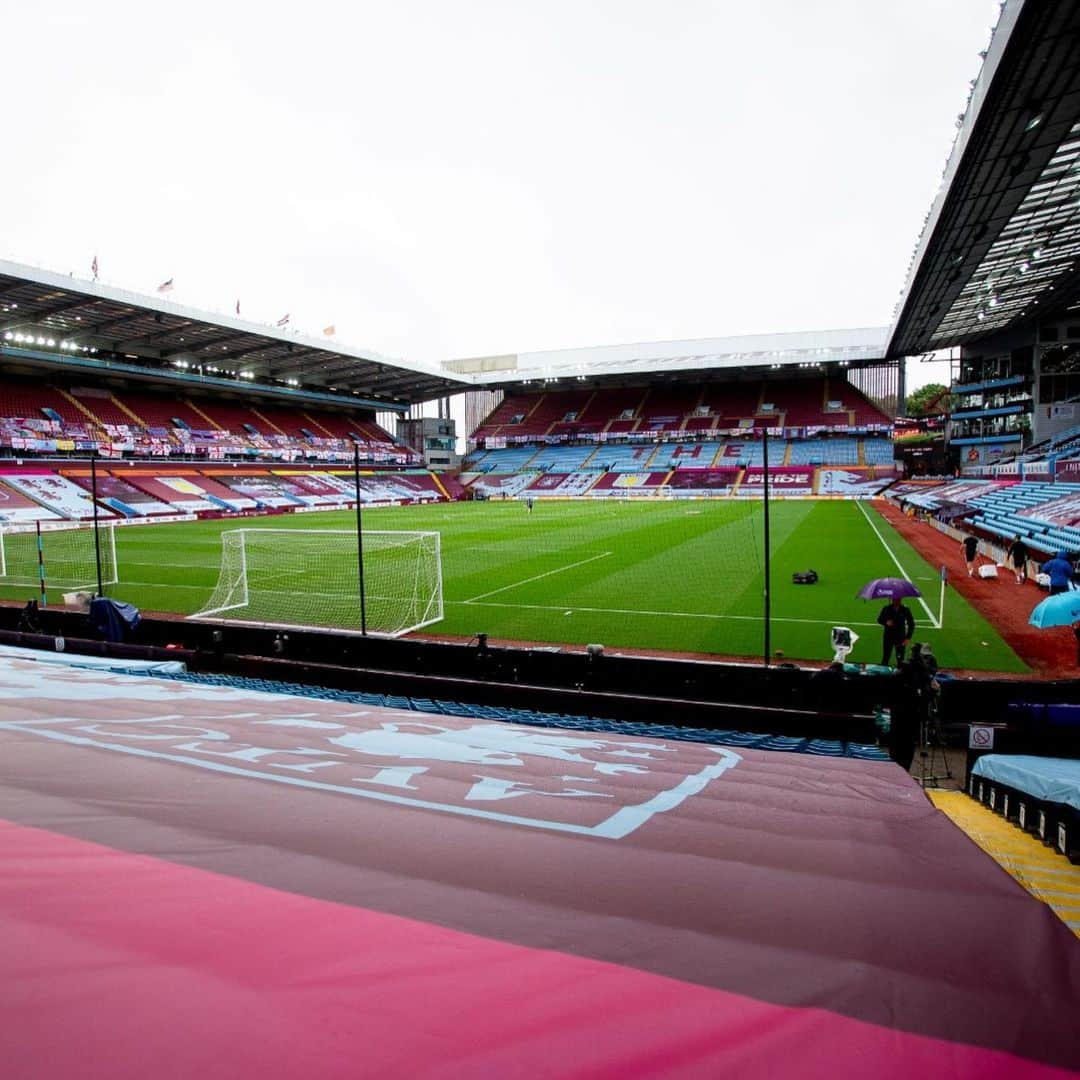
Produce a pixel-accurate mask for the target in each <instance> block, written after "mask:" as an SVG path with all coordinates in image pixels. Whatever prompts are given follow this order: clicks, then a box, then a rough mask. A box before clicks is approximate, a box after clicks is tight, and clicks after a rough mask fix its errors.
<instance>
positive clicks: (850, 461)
mask: <svg viewBox="0 0 1080 1080" xmlns="http://www.w3.org/2000/svg"><path fill="white" fill-rule="evenodd" d="M770 456H771V453H770ZM788 464H789V465H858V464H859V440H858V439H855V438H848V437H835V438H831V439H796V440H794V441H793V442H792V444H791V457H790V458H789V459H788Z"/></svg>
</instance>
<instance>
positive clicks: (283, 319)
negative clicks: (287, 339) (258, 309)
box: [277, 315, 289, 326]
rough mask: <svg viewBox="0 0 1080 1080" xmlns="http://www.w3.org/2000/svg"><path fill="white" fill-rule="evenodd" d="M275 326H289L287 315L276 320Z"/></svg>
mask: <svg viewBox="0 0 1080 1080" xmlns="http://www.w3.org/2000/svg"><path fill="white" fill-rule="evenodd" d="M277 325H278V326H288V325H289V316H288V315H282V316H281V318H280V319H278V321H277Z"/></svg>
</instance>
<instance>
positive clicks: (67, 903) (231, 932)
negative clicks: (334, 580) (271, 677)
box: [0, 661, 1080, 1080]
mask: <svg viewBox="0 0 1080 1080" xmlns="http://www.w3.org/2000/svg"><path fill="white" fill-rule="evenodd" d="M0 821H2V822H3V824H0V963H2V965H3V968H2V970H3V971H4V973H5V978H3V979H2V980H0V1016H2V1017H3V1021H4V1022H3V1024H2V1026H0V1061H2V1062H3V1075H4V1076H5V1080H8V1078H16V1077H17V1078H20V1080H21V1078H30V1077H57V1076H80V1077H86V1076H100V1077H110V1078H115V1077H146V1076H208V1077H217V1076H222V1077H224V1076H259V1077H269V1078H278V1077H301V1076H302V1077H313V1076H319V1077H322V1076H349V1077H356V1076H374V1075H398V1076H455V1077H458V1076H485V1077H493V1076H498V1077H503V1076H511V1075H528V1076H536V1075H559V1076H564V1075H589V1076H612V1077H616V1076H618V1077H625V1076H632V1075H642V1074H645V1073H648V1074H652V1075H664V1076H671V1075H696V1076H707V1077H719V1076H738V1077H751V1078H755V1077H766V1076H768V1077H777V1076H793V1077H794V1076H797V1077H830V1078H832V1077H837V1076H868V1075H873V1076H875V1077H894V1076H895V1077H901V1076H903V1077H910V1076H911V1075H923V1076H934V1077H940V1076H975V1075H977V1076H979V1077H1001V1078H1004V1077H1010V1078H1012V1077H1050V1076H1062V1075H1072V1074H1071V1073H1070V1072H1069V1070H1070V1069H1071V1068H1072V1067H1075V1066H1076V1064H1077V1063H1078V1062H1080V1035H1078V1032H1077V1024H1076V1022H1075V1020H1076V1015H1077V1003H1078V987H1080V943H1078V942H1077V940H1076V939H1075V938H1074V937H1073V935H1072V934H1070V933H1069V931H1068V930H1067V929H1066V928H1065V926H1064V925H1063V924H1062V923H1061V922H1060V921H1059V920H1058V919H1057V918H1056V917H1055V916H1054V914H1053V913H1052V912H1051V911H1050V910H1049V909H1048V908H1046V907H1045V906H1044V905H1042V904H1040V903H1039V902H1038V901H1036V900H1035V899H1033V898H1032V897H1031V896H1029V895H1028V894H1027V893H1026V892H1025V891H1024V890H1023V889H1022V888H1021V887H1020V886H1019V885H1018V884H1017V883H1016V882H1014V881H1013V880H1012V879H1011V878H1010V877H1009V876H1008V875H1007V874H1006V873H1005V872H1004V871H1002V870H1001V869H1000V868H999V867H998V866H997V865H996V864H995V863H994V862H993V861H992V860H991V859H990V858H988V857H987V856H986V855H985V854H984V853H983V852H981V851H980V850H979V849H978V848H976V847H975V846H974V845H973V844H972V843H971V842H970V841H969V840H968V839H967V838H966V837H965V836H964V835H963V834H962V833H961V832H960V831H959V830H958V829H957V828H956V827H955V826H954V825H953V824H952V823H951V822H950V821H949V820H948V819H947V818H946V817H945V816H944V815H942V814H940V813H939V812H938V811H936V810H935V809H934V808H933V807H932V806H931V805H930V803H929V802H928V801H927V800H926V798H925V797H924V794H923V792H922V791H921V790H920V789H919V788H918V787H917V786H916V785H915V784H914V783H913V782H912V781H911V780H910V779H909V778H908V777H907V775H906V774H904V773H903V772H902V771H901V770H900V769H898V768H897V767H896V766H894V765H891V764H888V763H873V762H864V761H856V760H852V759H836V758H814V757H809V756H799V755H787V754H782V753H769V752H764V751H753V750H748V749H740V750H738V751H737V752H735V751H733V750H730V749H726V748H723V747H714V746H708V745H702V744H694V743H677V742H666V741H664V740H659V739H656V740H653V739H643V738H633V737H629V736H627V737H619V736H616V735H612V734H610V733H605V734H596V735H591V734H587V733H582V732H578V731H556V730H551V729H542V730H541V729H533V728H528V727H523V726H517V725H510V724H496V723H491V722H487V721H481V720H470V719H466V718H451V717H446V716H427V715H424V714H420V713H413V712H402V711H395V710H392V709H378V708H365V707H363V706H358V705H356V704H352V703H347V702H335V701H315V700H309V699H299V698H290V697H286V696H277V695H267V694H259V693H255V692H247V691H242V690H236V689H230V688H223V687H211V686H203V685H191V684H183V683H177V682H171V681H164V680H162V681H158V680H154V679H150V678H145V677H142V678H138V677H133V676H126V675H118V674H111V673H106V672H97V671H85V670H70V671H69V670H59V671H54V670H43V669H42V667H41V666H39V665H35V664H30V663H24V662H21V661H11V662H8V663H5V664H4V665H3V666H0Z"/></svg>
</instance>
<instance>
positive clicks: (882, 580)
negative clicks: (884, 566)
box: [855, 577, 922, 600]
mask: <svg viewBox="0 0 1080 1080" xmlns="http://www.w3.org/2000/svg"><path fill="white" fill-rule="evenodd" d="M855 595H856V596H857V597H859V598H860V599H862V600H891V599H892V598H893V597H894V596H922V593H921V592H919V590H918V589H916V588H915V586H914V585H912V584H911V582H910V581H907V580H906V579H905V578H902V577H879V578H874V580H873V581H868V582H867V583H866V584H865V585H864V586H863V587H862V588H861V589H860V590H859V591H858V592H857V593H856V594H855Z"/></svg>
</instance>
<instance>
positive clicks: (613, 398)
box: [589, 387, 646, 435]
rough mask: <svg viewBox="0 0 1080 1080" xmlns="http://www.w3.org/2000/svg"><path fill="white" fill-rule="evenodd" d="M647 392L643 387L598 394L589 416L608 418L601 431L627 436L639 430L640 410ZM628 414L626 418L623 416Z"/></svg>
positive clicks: (590, 408)
mask: <svg viewBox="0 0 1080 1080" xmlns="http://www.w3.org/2000/svg"><path fill="white" fill-rule="evenodd" d="M645 395H646V391H645V390H644V389H643V388H641V387H628V388H627V389H619V390H604V391H602V392H598V393H597V395H596V397H595V398H594V399H593V402H592V404H591V405H590V406H589V415H590V416H593V417H601V416H605V417H607V418H608V419H607V421H606V423H604V426H603V428H602V429H601V430H603V431H606V432H608V433H609V434H612V435H615V434H624V435H625V434H627V433H629V432H632V431H637V430H639V428H638V422H639V417H640V410H641V407H642V405H643V403H644V402H645V400H646V398H645ZM624 413H625V414H626V416H625V417H624V416H623V414H624Z"/></svg>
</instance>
